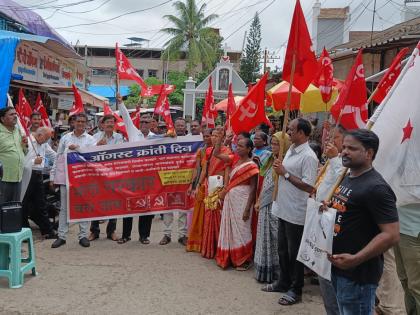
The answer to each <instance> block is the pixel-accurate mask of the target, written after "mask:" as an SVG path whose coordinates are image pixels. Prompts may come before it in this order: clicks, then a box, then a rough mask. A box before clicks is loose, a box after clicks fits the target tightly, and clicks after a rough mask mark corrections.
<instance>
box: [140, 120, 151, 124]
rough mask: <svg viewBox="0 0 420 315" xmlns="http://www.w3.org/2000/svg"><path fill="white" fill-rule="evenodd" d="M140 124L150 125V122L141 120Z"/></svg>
mask: <svg viewBox="0 0 420 315" xmlns="http://www.w3.org/2000/svg"><path fill="white" fill-rule="evenodd" d="M140 123H142V124H150V121H146V120H140Z"/></svg>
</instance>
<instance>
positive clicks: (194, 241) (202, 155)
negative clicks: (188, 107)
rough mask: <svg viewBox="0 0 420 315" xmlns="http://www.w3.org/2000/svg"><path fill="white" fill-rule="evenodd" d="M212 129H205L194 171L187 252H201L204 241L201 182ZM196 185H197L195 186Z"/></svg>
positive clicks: (203, 191)
mask: <svg viewBox="0 0 420 315" xmlns="http://www.w3.org/2000/svg"><path fill="white" fill-rule="evenodd" d="M211 131H212V130H211V129H205V130H204V131H203V140H204V147H202V148H201V149H200V150H199V151H198V152H197V164H196V168H195V170H194V173H193V182H192V183H191V185H190V187H189V189H188V193H189V194H191V195H193V196H194V195H195V203H194V212H193V217H192V220H191V227H190V230H189V233H188V241H187V247H186V250H187V252H196V253H200V252H201V243H202V241H203V225H204V194H205V187H204V185H202V184H200V178H201V174H202V173H203V172H204V168H205V165H206V150H207V149H211V148H212V146H213V144H212V142H211ZM195 185H196V187H195Z"/></svg>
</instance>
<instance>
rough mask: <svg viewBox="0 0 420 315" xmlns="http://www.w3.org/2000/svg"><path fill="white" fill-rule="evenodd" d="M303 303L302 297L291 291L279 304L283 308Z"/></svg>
mask: <svg viewBox="0 0 420 315" xmlns="http://www.w3.org/2000/svg"><path fill="white" fill-rule="evenodd" d="M301 301H302V296H301V295H297V294H295V293H294V292H291V291H289V292H287V293H286V294H285V295H283V296H282V297H281V298H280V300H279V304H280V305H283V306H289V305H293V304H296V303H299V302H301Z"/></svg>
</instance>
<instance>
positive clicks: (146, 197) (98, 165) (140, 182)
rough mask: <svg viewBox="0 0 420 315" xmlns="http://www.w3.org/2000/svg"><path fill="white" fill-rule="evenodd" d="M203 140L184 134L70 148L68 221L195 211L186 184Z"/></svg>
mask: <svg viewBox="0 0 420 315" xmlns="http://www.w3.org/2000/svg"><path fill="white" fill-rule="evenodd" d="M202 143H203V139H202V136H185V137H178V138H155V139H151V140H148V139H146V140H142V141H139V142H131V143H123V144H119V145H106V146H94V147H90V148H85V149H79V150H78V151H69V152H67V156H66V182H67V196H68V199H67V206H68V209H69V211H68V220H69V221H70V222H80V221H91V220H103V219H109V218H119V217H131V216H139V215H149V214H157V213H166V212H172V211H187V210H191V209H192V208H193V205H194V198H190V196H188V195H187V189H188V186H189V184H190V183H191V178H192V172H193V169H194V167H195V163H196V153H197V151H198V149H199V148H200V146H201V145H202Z"/></svg>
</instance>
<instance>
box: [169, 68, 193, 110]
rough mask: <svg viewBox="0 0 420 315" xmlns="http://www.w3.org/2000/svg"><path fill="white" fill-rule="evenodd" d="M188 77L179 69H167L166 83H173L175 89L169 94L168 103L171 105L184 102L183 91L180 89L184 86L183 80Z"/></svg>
mask: <svg viewBox="0 0 420 315" xmlns="http://www.w3.org/2000/svg"><path fill="white" fill-rule="evenodd" d="M187 79H188V77H187V75H186V74H185V73H184V72H180V71H169V73H168V84H173V85H175V87H176V88H175V91H174V92H173V93H171V94H169V97H168V98H169V103H170V104H171V105H182V104H184V92H183V91H182V89H184V88H185V81H186V80H187Z"/></svg>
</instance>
